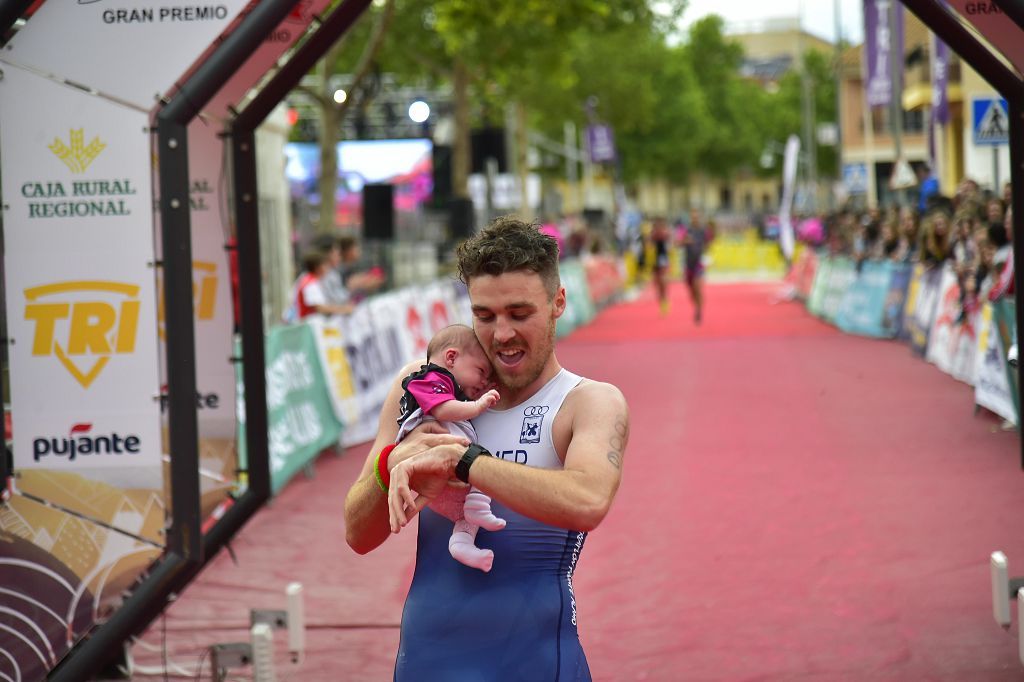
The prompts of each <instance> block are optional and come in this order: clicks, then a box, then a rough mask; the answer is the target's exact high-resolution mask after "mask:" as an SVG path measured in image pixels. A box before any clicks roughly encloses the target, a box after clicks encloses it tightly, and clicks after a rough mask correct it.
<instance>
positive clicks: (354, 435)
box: [341, 297, 401, 445]
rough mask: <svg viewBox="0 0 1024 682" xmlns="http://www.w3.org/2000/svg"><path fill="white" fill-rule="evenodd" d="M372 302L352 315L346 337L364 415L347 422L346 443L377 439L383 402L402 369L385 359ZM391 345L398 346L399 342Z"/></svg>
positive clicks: (360, 408)
mask: <svg viewBox="0 0 1024 682" xmlns="http://www.w3.org/2000/svg"><path fill="white" fill-rule="evenodd" d="M376 298H379V297H374V299H371V302H372V301H373V300H376ZM371 302H367V303H365V304H363V305H360V306H359V307H357V308H356V310H355V312H353V313H352V315H350V316H349V317H348V320H347V324H346V332H347V334H346V336H345V338H344V339H343V343H344V344H345V357H346V358H347V359H348V362H349V366H350V367H351V368H352V377H353V383H354V384H355V391H356V397H357V400H358V403H359V415H360V416H359V420H358V422H357V423H356V424H354V425H353V424H345V429H344V430H343V431H342V434H341V439H342V442H343V443H344V444H345V445H352V444H355V443H363V442H366V441H368V440H372V439H373V438H374V436H375V435H376V433H377V417H378V415H379V414H380V408H381V405H383V404H384V397H385V396H386V395H387V392H388V388H389V387H390V385H391V380H392V379H394V378H395V374H396V373H397V372H398V369H394V368H393V365H394V361H393V360H391V359H388V360H385V359H384V354H383V353H382V351H381V341H382V338H381V337H379V336H378V333H377V330H376V329H375V327H374V325H373V318H372V316H371V314H370V306H371ZM392 338H393V335H392ZM388 345H389V346H390V347H395V345H396V344H395V343H390V344H388ZM388 355H393V353H389V354H388ZM399 366H401V365H399ZM343 423H344V422H343Z"/></svg>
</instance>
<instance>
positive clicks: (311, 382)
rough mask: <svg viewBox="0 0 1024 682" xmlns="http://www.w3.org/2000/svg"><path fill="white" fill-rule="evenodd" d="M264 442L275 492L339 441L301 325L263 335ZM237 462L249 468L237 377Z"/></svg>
mask: <svg viewBox="0 0 1024 682" xmlns="http://www.w3.org/2000/svg"><path fill="white" fill-rule="evenodd" d="M266 361H267V375H266V376H267V417H268V429H267V442H268V446H269V448H270V479H271V486H272V488H273V491H274V493H275V494H276V493H277V492H278V491H280V490H281V488H283V487H284V486H285V484H286V483H288V481H289V480H291V478H292V476H294V475H295V474H296V473H298V472H299V471H300V470H301V469H302V468H303V467H304V466H306V465H307V464H309V463H310V462H312V461H313V460H314V459H316V456H317V455H318V454H320V452H321V451H322V450H323V449H324V448H327V447H329V446H331V445H335V444H336V443H337V442H338V438H339V437H340V435H341V428H342V427H341V422H339V421H338V419H337V417H336V416H335V414H334V408H333V406H332V405H331V396H330V393H329V392H328V389H327V382H326V380H325V378H324V371H323V368H322V367H321V365H320V358H319V355H318V353H317V347H316V337H315V336H314V335H313V330H312V329H311V328H310V327H309V326H307V325H304V324H299V325H294V326H289V327H277V328H274V329H272V330H271V331H270V333H269V334H267V340H266ZM238 385H239V390H238V400H239V409H238V427H239V437H238V443H239V448H238V449H239V463H240V465H241V466H242V467H243V468H246V467H248V449H247V447H246V444H245V409H244V407H243V406H244V402H243V400H244V392H243V387H242V381H241V377H239V380H238Z"/></svg>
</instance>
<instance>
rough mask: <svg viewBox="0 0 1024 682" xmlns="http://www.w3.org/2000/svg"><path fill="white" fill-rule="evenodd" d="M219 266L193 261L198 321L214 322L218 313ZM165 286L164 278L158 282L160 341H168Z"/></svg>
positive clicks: (193, 297) (193, 290)
mask: <svg viewBox="0 0 1024 682" xmlns="http://www.w3.org/2000/svg"><path fill="white" fill-rule="evenodd" d="M218 282H219V280H218V277H217V264H216V263H212V262H210V261H202V260H196V261H192V305H193V309H194V310H195V315H196V320H200V321H208V320H212V319H213V318H214V316H215V315H216V313H217V284H218ZM163 289H164V285H163V278H159V279H158V280H157V296H156V300H157V309H156V316H157V330H158V332H159V334H160V340H161V341H166V340H167V329H166V323H165V321H164V317H165V312H164V290H163Z"/></svg>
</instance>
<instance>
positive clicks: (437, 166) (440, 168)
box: [431, 144, 452, 207]
mask: <svg viewBox="0 0 1024 682" xmlns="http://www.w3.org/2000/svg"><path fill="white" fill-rule="evenodd" d="M431 162H432V163H433V170H432V173H433V180H434V191H433V194H432V196H431V200H432V202H433V204H434V206H438V207H443V206H445V205H446V204H447V203H448V200H449V199H451V198H452V148H451V147H450V146H449V145H446V144H435V145H434V149H433V151H432V152H431Z"/></svg>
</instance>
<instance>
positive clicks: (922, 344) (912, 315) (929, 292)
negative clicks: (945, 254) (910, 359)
mask: <svg viewBox="0 0 1024 682" xmlns="http://www.w3.org/2000/svg"><path fill="white" fill-rule="evenodd" d="M941 280H942V270H941V269H939V268H924V267H923V266H921V265H918V266H915V268H914V277H913V279H912V281H911V285H910V290H911V299H910V301H911V305H910V306H909V310H908V312H907V314H906V315H904V327H905V328H906V329H907V332H908V337H909V339H910V347H911V349H913V351H914V353H916V354H917V355H920V356H921V357H924V355H925V353H926V352H927V350H928V336H929V334H931V330H932V323H933V322H934V321H935V311H936V310H938V307H939V293H940V292H939V286H940V284H941Z"/></svg>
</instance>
